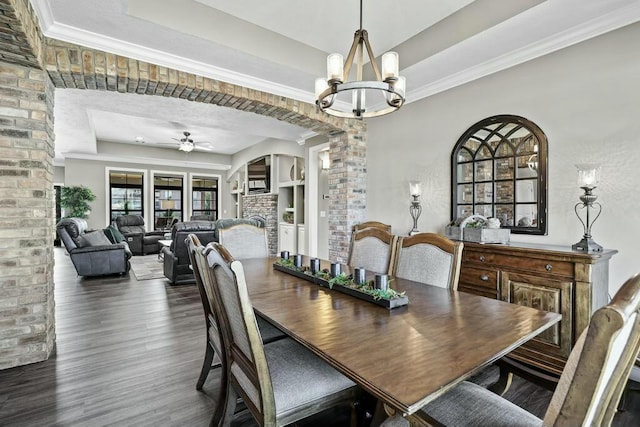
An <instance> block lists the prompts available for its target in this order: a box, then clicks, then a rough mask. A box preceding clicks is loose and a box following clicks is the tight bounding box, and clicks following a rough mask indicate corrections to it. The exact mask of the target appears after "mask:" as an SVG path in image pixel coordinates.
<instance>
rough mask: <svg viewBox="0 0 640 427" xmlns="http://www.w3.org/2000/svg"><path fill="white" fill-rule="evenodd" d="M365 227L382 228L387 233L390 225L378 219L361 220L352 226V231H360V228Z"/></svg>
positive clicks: (389, 231)
mask: <svg viewBox="0 0 640 427" xmlns="http://www.w3.org/2000/svg"><path fill="white" fill-rule="evenodd" d="M366 228H378V229H380V230H384V231H386V232H387V233H391V225H389V224H385V223H383V222H380V221H365V222H361V223H360V224H356V225H354V226H353V231H354V232H355V231H360V230H364V229H366Z"/></svg>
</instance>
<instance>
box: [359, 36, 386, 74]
mask: <svg viewBox="0 0 640 427" xmlns="http://www.w3.org/2000/svg"><path fill="white" fill-rule="evenodd" d="M363 33H364V34H363V35H362V37H363V41H364V45H365V47H366V48H367V54H368V55H369V63H370V64H371V67H372V68H373V72H374V73H375V75H376V80H382V74H380V69H379V68H378V63H377V62H376V57H375V55H374V54H373V49H371V44H370V43H369V34H367V31H366V30H363Z"/></svg>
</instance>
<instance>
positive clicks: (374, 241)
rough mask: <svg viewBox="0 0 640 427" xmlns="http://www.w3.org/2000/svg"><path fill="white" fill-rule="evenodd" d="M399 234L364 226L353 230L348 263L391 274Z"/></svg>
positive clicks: (351, 265)
mask: <svg viewBox="0 0 640 427" xmlns="http://www.w3.org/2000/svg"><path fill="white" fill-rule="evenodd" d="M396 240H397V236H394V235H393V234H391V233H389V232H387V231H385V230H382V229H380V228H364V229H362V230H357V231H354V232H353V235H352V236H351V247H350V248H349V258H348V261H347V264H348V265H349V266H350V267H353V268H356V267H360V268H364V269H365V270H367V271H373V272H376V273H384V274H391V271H392V270H393V265H392V263H391V260H393V259H394V257H395V251H396Z"/></svg>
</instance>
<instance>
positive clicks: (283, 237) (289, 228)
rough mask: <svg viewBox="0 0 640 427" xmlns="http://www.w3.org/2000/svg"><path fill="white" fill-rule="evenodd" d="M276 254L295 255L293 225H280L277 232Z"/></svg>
mask: <svg viewBox="0 0 640 427" xmlns="http://www.w3.org/2000/svg"><path fill="white" fill-rule="evenodd" d="M278 246H279V249H278V252H280V251H289V252H291V253H292V254H295V253H296V234H295V229H294V226H293V224H280V225H279V232H278Z"/></svg>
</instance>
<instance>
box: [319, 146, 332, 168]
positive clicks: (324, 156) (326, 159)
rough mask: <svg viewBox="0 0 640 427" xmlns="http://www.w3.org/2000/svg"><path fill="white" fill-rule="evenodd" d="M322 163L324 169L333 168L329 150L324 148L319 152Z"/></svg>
mask: <svg viewBox="0 0 640 427" xmlns="http://www.w3.org/2000/svg"><path fill="white" fill-rule="evenodd" d="M318 158H319V160H320V165H321V167H322V170H324V171H326V170H329V169H330V168H331V161H330V160H329V150H324V151H321V152H319V153H318Z"/></svg>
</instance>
